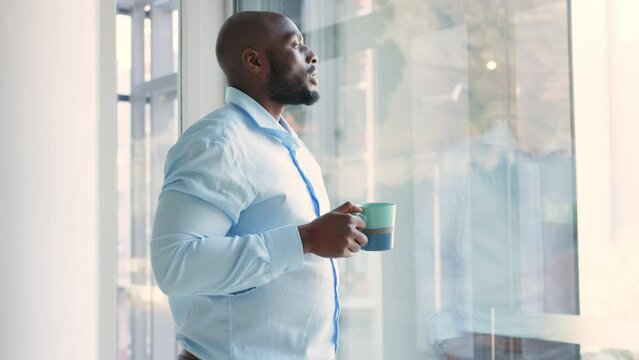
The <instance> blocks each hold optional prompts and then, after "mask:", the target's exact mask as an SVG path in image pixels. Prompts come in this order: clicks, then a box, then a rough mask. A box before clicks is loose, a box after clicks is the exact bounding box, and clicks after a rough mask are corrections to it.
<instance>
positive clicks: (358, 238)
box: [353, 231, 368, 246]
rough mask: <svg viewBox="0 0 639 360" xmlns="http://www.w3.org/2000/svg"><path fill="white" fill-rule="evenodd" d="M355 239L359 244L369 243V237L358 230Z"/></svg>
mask: <svg viewBox="0 0 639 360" xmlns="http://www.w3.org/2000/svg"><path fill="white" fill-rule="evenodd" d="M353 240H354V241H355V242H356V243H357V244H359V246H364V245H366V244H367V243H368V238H367V237H366V235H364V234H363V233H361V232H359V231H358V234H357V235H355V237H353Z"/></svg>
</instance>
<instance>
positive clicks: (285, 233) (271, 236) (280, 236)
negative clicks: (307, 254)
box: [264, 225, 304, 278]
mask: <svg viewBox="0 0 639 360" xmlns="http://www.w3.org/2000/svg"><path fill="white" fill-rule="evenodd" d="M264 242H265V243H266V249H267V250H268V255H269V258H270V260H271V275H272V276H273V278H276V277H278V276H279V275H281V274H282V273H285V272H287V271H295V270H299V269H301V268H302V265H303V264H304V250H303V249H302V238H301V237H300V232H299V230H298V229H297V225H286V226H282V227H280V228H277V229H273V230H269V231H267V232H265V233H264Z"/></svg>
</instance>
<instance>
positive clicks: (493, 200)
mask: <svg viewBox="0 0 639 360" xmlns="http://www.w3.org/2000/svg"><path fill="white" fill-rule="evenodd" d="M236 5H237V8H238V9H242V10H248V9H252V10H257V9H262V10H271V11H278V12H283V13H285V14H286V15H288V16H289V17H290V18H291V19H293V20H295V21H296V22H297V23H298V26H299V27H300V29H301V30H302V31H303V32H304V37H305V39H306V42H307V43H308V45H309V46H310V47H311V48H313V50H314V51H315V52H316V53H317V54H318V56H319V58H320V62H319V64H318V65H319V66H318V67H319V70H320V74H321V75H320V87H319V90H320V93H321V95H322V100H320V102H318V103H317V104H316V105H314V106H312V107H303V106H289V107H287V110H286V111H287V112H286V117H287V119H288V120H289V122H290V123H291V124H293V126H294V128H295V130H296V131H298V133H299V134H300V136H301V137H302V138H303V140H304V141H305V143H306V144H307V145H308V146H309V148H311V150H312V151H313V153H314V154H315V155H316V157H317V158H318V160H319V162H320V164H321V166H322V170H323V173H324V177H325V183H326V186H327V189H328V193H329V195H330V196H331V202H332V204H333V205H334V206H336V205H338V204H341V203H342V202H344V201H347V200H349V201H355V202H363V201H371V200H375V201H393V202H396V203H397V204H398V222H397V224H396V242H397V243H396V248H395V249H394V250H392V251H391V252H388V253H377V254H374V253H360V254H358V255H357V256H354V257H353V258H350V259H347V260H343V261H340V270H341V272H340V276H341V285H340V292H341V301H342V303H343V312H342V317H341V319H340V321H341V331H340V337H341V338H340V339H341V340H340V351H339V353H338V358H339V359H438V358H442V359H446V358H448V359H458V358H459V359H491V358H503V359H579V358H581V357H583V358H589V359H592V358H604V357H605V356H608V355H610V354H612V355H610V356H618V357H617V358H632V355H631V354H632V353H631V352H630V351H622V350H604V349H601V348H597V344H594V343H593V342H590V341H588V340H583V341H574V342H573V343H569V342H570V341H567V340H563V339H564V338H566V335H570V336H573V337H575V336H576V337H577V338H578V337H579V331H578V329H579V328H580V327H581V329H584V328H585V329H588V330H587V331H591V332H592V331H596V330H597V326H596V325H592V324H593V323H591V322H589V320H588V319H587V318H583V317H582V316H580V305H581V300H582V299H581V298H580V296H582V294H581V291H582V290H583V288H582V287H581V286H580V285H581V284H582V283H584V282H590V283H592V281H593V279H594V278H595V277H596V276H597V275H596V271H597V270H596V268H595V267H594V266H593V267H591V268H588V272H584V273H579V271H578V270H579V269H581V267H580V265H582V264H580V263H578V261H577V259H578V249H579V248H580V244H579V239H578V234H577V231H576V229H577V216H576V214H577V202H576V196H575V194H576V187H575V183H576V178H575V155H574V151H573V148H574V137H573V118H572V117H573V114H572V105H573V104H572V95H573V94H572V84H571V68H570V54H571V50H570V41H569V40H570V32H569V21H568V19H569V6H568V5H569V2H568V1H567V0H525V1H514V0H487V1H481V2H460V1H451V0H439V1H430V2H423V1H399V0H378V1H356V2H348V1H339V0H333V1H322V2H310V1H276V2H268V4H266V5H269V6H266V5H265V2H257V1H236ZM354 179H357V181H354ZM635 218H636V217H635ZM633 234H634V233H633ZM601 246H602V248H601V249H599V251H601V253H602V254H609V253H610V252H611V251H612V249H614V248H613V247H612V246H611V245H610V244H605V243H604V244H603V245H601ZM624 249H627V250H628V251H630V250H631V249H633V247H631V246H630V245H627V244H626V246H625V247H624ZM631 258H632V257H628V258H627V259H628V260H627V261H631V260H630V259H631ZM601 261H602V262H603V261H607V258H602V259H601ZM624 264H625V263H624ZM608 265H609V266H608V269H609V270H608V271H610V274H612V273H618V272H621V273H622V274H624V275H622V276H624V278H627V277H632V275H625V274H634V272H631V269H633V268H632V267H630V266H626V265H624V266H626V267H623V266H621V265H619V263H615V264H608ZM626 269H627V270H626ZM583 276H588V279H587V280H583V278H582V277H583ZM613 279H615V277H614V276H609V277H607V278H606V280H607V282H610V281H611V280H613ZM598 284H599V286H598V287H596V288H595V287H593V288H592V290H594V291H595V292H598V293H600V292H601V286H603V285H602V284H603V283H602V282H599V283H598ZM630 284H633V282H630ZM625 285H626V284H625V283H619V285H618V286H619V288H620V289H619V290H617V291H616V292H615V294H617V296H619V297H623V296H624V295H626V294H631V292H629V290H628V287H627V286H625ZM606 286H608V287H610V286H612V285H611V284H607V285H606ZM624 287H625V289H624V290H621V288H624ZM588 296H590V297H592V296H593V295H592V293H591V294H590V295H588ZM600 298H602V299H603V298H604V297H602V296H600ZM606 299H607V301H606V302H605V303H603V302H602V303H601V304H602V306H611V304H612V303H617V304H623V303H627V304H628V305H629V304H631V303H635V304H636V301H637V299H636V298H630V299H628V300H627V301H625V300H622V299H611V298H610V297H606ZM556 316H559V319H564V320H565V321H567V323H566V324H567V325H566V326H565V327H562V326H560V325H557V324H563V323H562V322H561V321H564V320H561V321H560V323H555V322H554V321H555V320H554V319H555V317H556ZM562 316H563V317H562ZM564 317H565V318H564ZM566 319H567V320H566ZM621 328H623V327H620V329H621ZM566 329H572V330H569V331H568V330H566ZM562 331H563V332H562ZM570 336H568V337H570ZM619 337H621V335H619ZM623 356H625V357H623Z"/></svg>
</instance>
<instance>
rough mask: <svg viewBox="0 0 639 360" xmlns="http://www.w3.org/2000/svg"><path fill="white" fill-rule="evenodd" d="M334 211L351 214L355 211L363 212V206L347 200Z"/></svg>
mask: <svg viewBox="0 0 639 360" xmlns="http://www.w3.org/2000/svg"><path fill="white" fill-rule="evenodd" d="M334 211H337V212H340V213H342V214H350V213H353V212H362V211H363V210H362V208H360V207H358V206H356V205H353V203H351V202H350V201H347V202H345V203H343V204H342V205H340V206H339V207H337V208H336V209H335V210H334Z"/></svg>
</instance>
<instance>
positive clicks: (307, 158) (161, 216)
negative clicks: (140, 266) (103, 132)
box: [151, 87, 339, 360]
mask: <svg viewBox="0 0 639 360" xmlns="http://www.w3.org/2000/svg"><path fill="white" fill-rule="evenodd" d="M226 101H227V105H226V106H224V107H222V108H220V109H219V110H217V111H215V112H213V113H211V114H209V115H207V116H205V117H204V118H203V119H201V120H199V121H198V122H196V123H195V124H193V125H192V126H191V127H189V128H188V129H187V130H186V131H185V132H184V134H182V136H181V137H180V139H179V140H178V141H177V143H176V144H175V145H174V146H173V147H172V148H171V149H170V150H169V153H168V156H167V160H166V167H165V180H164V186H163V188H162V192H161V193H160V197H159V200H158V207H157V211H156V214H155V220H154V224H153V240H152V242H151V260H152V265H153V271H154V274H155V277H156V280H157V283H158V285H159V287H160V289H162V291H163V292H164V293H166V294H167V295H168V296H169V303H170V306H171V311H172V313H173V318H174V320H175V323H176V337H177V341H178V342H179V343H180V344H181V345H182V346H183V347H185V348H186V349H188V350H189V351H190V352H192V353H193V354H195V355H196V356H198V357H200V358H203V359H323V360H325V359H332V358H334V356H335V351H336V349H337V333H338V328H337V319H338V316H339V301H338V298H337V285H338V279H337V269H336V264H335V263H334V261H333V260H332V259H326V258H322V257H319V256H316V255H314V254H304V252H303V250H302V243H301V239H300V235H299V231H298V229H297V225H301V224H305V223H308V222H310V221H312V220H313V219H315V218H316V217H318V216H319V215H320V214H323V213H326V212H328V211H330V205H329V201H328V196H327V194H326V190H325V187H324V183H323V180H322V174H321V171H320V168H319V166H318V164H317V162H316V161H315V159H314V158H313V156H312V155H311V153H310V151H309V150H308V149H307V148H306V146H304V144H303V143H302V141H301V140H300V139H299V138H298V137H297V135H296V134H295V132H294V131H293V130H292V129H291V128H290V127H289V126H288V124H287V123H286V121H285V120H284V119H283V118H280V119H279V121H276V120H275V119H274V118H273V117H272V116H271V115H270V114H269V113H268V112H267V111H266V110H265V109H264V108H263V107H262V106H260V105H259V104H258V103H257V102H256V101H255V100H253V99H252V98H251V97H249V96H248V95H246V94H244V93H243V92H241V91H240V90H238V89H235V88H232V87H230V88H228V89H227V91H226Z"/></svg>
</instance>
